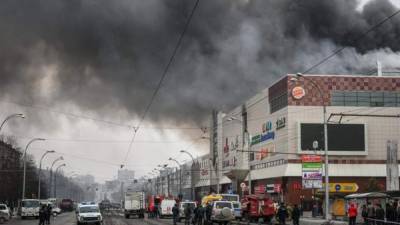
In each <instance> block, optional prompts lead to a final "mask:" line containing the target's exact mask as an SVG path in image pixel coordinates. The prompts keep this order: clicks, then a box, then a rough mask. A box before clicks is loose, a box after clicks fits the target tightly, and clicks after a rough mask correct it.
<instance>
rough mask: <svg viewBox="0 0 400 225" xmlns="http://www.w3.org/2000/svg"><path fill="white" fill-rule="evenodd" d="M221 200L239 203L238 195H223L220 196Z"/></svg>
mask: <svg viewBox="0 0 400 225" xmlns="http://www.w3.org/2000/svg"><path fill="white" fill-rule="evenodd" d="M221 196H222V200H224V201H230V202H237V201H239V195H224V194H222V195H221Z"/></svg>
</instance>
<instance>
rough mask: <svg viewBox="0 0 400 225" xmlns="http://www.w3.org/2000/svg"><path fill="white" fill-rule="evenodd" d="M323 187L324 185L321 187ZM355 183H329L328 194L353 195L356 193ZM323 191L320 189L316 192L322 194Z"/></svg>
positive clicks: (356, 186)
mask: <svg viewBox="0 0 400 225" xmlns="http://www.w3.org/2000/svg"><path fill="white" fill-rule="evenodd" d="M322 187H325V184H323V185H322ZM358 188H359V187H358V185H357V183H329V192H340V193H354V192H357V191H358ZM324 191H325V189H320V190H318V192H324Z"/></svg>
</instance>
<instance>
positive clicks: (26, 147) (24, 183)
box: [22, 138, 45, 199]
mask: <svg viewBox="0 0 400 225" xmlns="http://www.w3.org/2000/svg"><path fill="white" fill-rule="evenodd" d="M44 140H45V139H43V138H34V139H32V140H30V141H29V142H28V144H26V146H25V151H24V156H23V157H24V158H23V161H24V162H23V164H24V175H23V178H22V179H23V180H22V199H25V185H26V153H27V151H28V148H29V146H30V145H31V144H32V143H33V142H35V141H44Z"/></svg>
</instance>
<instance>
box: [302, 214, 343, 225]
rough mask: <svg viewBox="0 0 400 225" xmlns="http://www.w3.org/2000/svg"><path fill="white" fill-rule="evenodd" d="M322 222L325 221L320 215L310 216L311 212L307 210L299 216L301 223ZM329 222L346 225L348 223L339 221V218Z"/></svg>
mask: <svg viewBox="0 0 400 225" xmlns="http://www.w3.org/2000/svg"><path fill="white" fill-rule="evenodd" d="M324 223H326V221H325V219H324V218H323V217H322V216H317V217H312V216H311V212H309V211H306V212H303V216H302V217H301V218H300V224H301V225H317V224H324ZM331 224H335V225H346V224H348V222H347V221H340V220H331Z"/></svg>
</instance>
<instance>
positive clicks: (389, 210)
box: [386, 204, 396, 222]
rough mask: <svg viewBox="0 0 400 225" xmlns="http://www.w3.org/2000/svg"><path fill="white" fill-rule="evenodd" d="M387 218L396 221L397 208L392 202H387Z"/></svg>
mask: <svg viewBox="0 0 400 225" xmlns="http://www.w3.org/2000/svg"><path fill="white" fill-rule="evenodd" d="M386 220H387V221H390V222H395V221H396V210H395V209H394V208H393V206H392V205H391V204H386Z"/></svg>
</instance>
